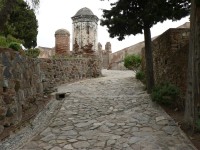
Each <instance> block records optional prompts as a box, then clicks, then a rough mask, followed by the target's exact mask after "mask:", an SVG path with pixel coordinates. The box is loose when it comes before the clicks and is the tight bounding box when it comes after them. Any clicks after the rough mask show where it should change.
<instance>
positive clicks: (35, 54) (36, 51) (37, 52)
mask: <svg viewBox="0 0 200 150" xmlns="http://www.w3.org/2000/svg"><path fill="white" fill-rule="evenodd" d="M25 53H26V56H29V57H32V58H37V57H38V56H39V55H40V50H39V49H38V48H35V49H29V50H26V51H25Z"/></svg>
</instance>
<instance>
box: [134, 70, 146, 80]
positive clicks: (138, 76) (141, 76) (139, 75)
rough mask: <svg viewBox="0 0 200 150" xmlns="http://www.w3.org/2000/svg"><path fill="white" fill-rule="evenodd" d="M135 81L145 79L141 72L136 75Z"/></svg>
mask: <svg viewBox="0 0 200 150" xmlns="http://www.w3.org/2000/svg"><path fill="white" fill-rule="evenodd" d="M136 79H138V80H140V81H143V80H144V79H145V73H144V72H143V71H141V70H139V71H138V72H137V73H136Z"/></svg>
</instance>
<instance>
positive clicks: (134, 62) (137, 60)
mask: <svg viewBox="0 0 200 150" xmlns="http://www.w3.org/2000/svg"><path fill="white" fill-rule="evenodd" d="M141 62H142V59H141V57H140V56H139V55H135V54H131V55H126V56H125V58H124V66H125V67H126V68H128V69H131V70H134V71H135V72H137V71H138V69H139V67H140V64H141Z"/></svg>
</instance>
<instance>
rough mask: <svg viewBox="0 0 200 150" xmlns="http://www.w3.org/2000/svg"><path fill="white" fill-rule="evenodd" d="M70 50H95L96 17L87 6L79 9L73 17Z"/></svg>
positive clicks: (96, 47)
mask: <svg viewBox="0 0 200 150" xmlns="http://www.w3.org/2000/svg"><path fill="white" fill-rule="evenodd" d="M72 20H73V34H72V36H73V37H72V44H73V49H72V51H73V52H75V53H76V51H81V52H83V51H87V50H91V51H97V50H98V46H97V44H98V40H97V34H98V33H97V28H98V21H99V19H98V17H97V16H95V15H94V14H93V12H92V11H91V10H90V9H89V8H86V7H84V8H82V9H80V10H79V11H78V12H77V13H76V14H75V15H74V16H73V17H72Z"/></svg>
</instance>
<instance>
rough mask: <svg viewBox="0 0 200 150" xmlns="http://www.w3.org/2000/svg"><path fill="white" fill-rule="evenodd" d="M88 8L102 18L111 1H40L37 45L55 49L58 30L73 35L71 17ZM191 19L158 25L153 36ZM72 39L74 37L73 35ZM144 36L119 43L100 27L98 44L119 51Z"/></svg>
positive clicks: (130, 37)
mask: <svg viewBox="0 0 200 150" xmlns="http://www.w3.org/2000/svg"><path fill="white" fill-rule="evenodd" d="M83 7H88V8H89V9H91V10H92V12H93V13H94V14H95V15H96V16H97V17H98V18H100V19H101V18H102V17H101V16H102V10H101V9H109V8H110V1H107V0H105V1H100V0H40V8H39V11H38V13H37V19H38V24H39V29H38V31H39V32H38V37H37V43H38V46H43V47H54V45H55V37H54V34H55V31H56V30H57V29H61V28H64V29H67V30H68V31H69V32H70V33H71V34H72V20H71V17H72V16H74V15H75V14H76V12H77V11H78V10H79V9H81V8H83ZM188 18H189V17H186V18H183V19H182V20H180V21H177V22H172V21H165V22H164V23H162V24H161V23H158V24H157V25H155V26H154V27H153V28H152V29H151V32H152V33H151V34H152V37H153V36H157V35H159V34H161V33H163V32H164V31H166V30H167V29H168V28H176V27H178V26H180V25H182V24H184V23H185V22H188V21H189V19H188ZM71 38H72V35H71ZM143 39H144V36H143V35H142V34H138V35H136V36H127V37H126V38H125V40H123V41H118V40H117V38H114V39H112V38H110V37H109V33H108V32H107V29H106V27H105V26H104V27H102V26H100V25H99V26H98V42H100V43H101V44H102V46H103V49H104V47H105V43H106V42H111V44H112V51H113V52H115V51H118V50H121V49H123V48H125V47H128V46H131V45H134V44H136V43H138V42H141V41H143Z"/></svg>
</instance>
